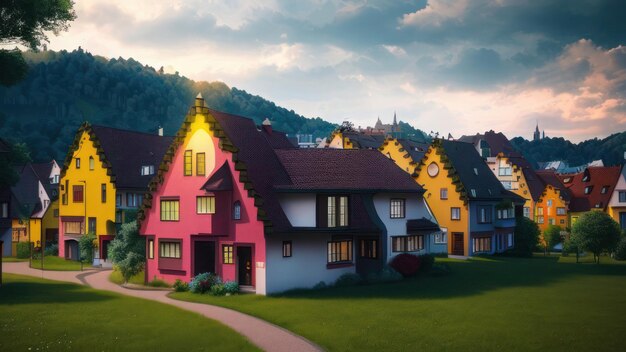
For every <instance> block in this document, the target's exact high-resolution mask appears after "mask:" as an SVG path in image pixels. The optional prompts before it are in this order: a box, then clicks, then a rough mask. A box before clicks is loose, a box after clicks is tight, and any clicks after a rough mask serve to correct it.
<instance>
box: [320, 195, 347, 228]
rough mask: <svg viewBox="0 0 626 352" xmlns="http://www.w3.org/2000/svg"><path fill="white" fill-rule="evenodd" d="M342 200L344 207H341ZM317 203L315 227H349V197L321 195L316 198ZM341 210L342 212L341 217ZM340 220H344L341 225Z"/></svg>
mask: <svg viewBox="0 0 626 352" xmlns="http://www.w3.org/2000/svg"><path fill="white" fill-rule="evenodd" d="M344 199H345V207H342V206H341V205H342V200H344ZM331 200H332V201H331ZM317 202H318V204H317V212H318V214H317V224H316V225H317V227H319V228H346V227H349V226H350V197H349V196H348V195H345V194H336V195H322V196H318V198H317ZM342 209H343V210H344V211H343V216H342ZM342 220H345V223H343V224H342V222H343V221H342Z"/></svg>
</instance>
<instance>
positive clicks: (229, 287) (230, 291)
mask: <svg viewBox="0 0 626 352" xmlns="http://www.w3.org/2000/svg"><path fill="white" fill-rule="evenodd" d="M224 290H225V291H226V294H227V295H234V294H235V293H238V292H239V283H238V282H237V281H226V282H224Z"/></svg>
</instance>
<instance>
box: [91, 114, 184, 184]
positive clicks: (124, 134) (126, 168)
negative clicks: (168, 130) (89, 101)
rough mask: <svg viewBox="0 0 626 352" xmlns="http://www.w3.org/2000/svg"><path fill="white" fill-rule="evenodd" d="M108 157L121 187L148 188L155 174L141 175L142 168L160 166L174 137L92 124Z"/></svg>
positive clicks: (116, 182) (116, 181)
mask: <svg viewBox="0 0 626 352" xmlns="http://www.w3.org/2000/svg"><path fill="white" fill-rule="evenodd" d="M91 129H92V130H93V131H94V132H95V134H96V137H97V139H98V140H99V141H100V145H101V146H102V149H103V150H104V154H105V156H106V159H107V160H108V161H109V163H110V164H111V168H112V172H113V175H115V186H116V187H117V188H118V189H119V188H122V189H123V188H136V189H142V188H147V186H148V183H150V180H151V179H152V177H153V176H154V175H145V176H142V175H141V167H142V166H149V165H153V166H154V169H155V171H156V169H157V168H158V167H159V164H160V163H161V160H162V159H163V155H164V154H165V151H166V150H167V148H168V147H169V145H170V143H172V139H173V137H168V136H159V135H156V134H149V133H143V132H135V131H128V130H122V129H117V128H111V127H104V126H91Z"/></svg>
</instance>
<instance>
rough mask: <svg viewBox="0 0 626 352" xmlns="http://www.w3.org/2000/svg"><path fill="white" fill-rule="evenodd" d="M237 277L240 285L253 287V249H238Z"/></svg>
mask: <svg viewBox="0 0 626 352" xmlns="http://www.w3.org/2000/svg"><path fill="white" fill-rule="evenodd" d="M237 275H238V279H239V280H238V281H239V285H244V286H250V285H252V248H251V247H237Z"/></svg>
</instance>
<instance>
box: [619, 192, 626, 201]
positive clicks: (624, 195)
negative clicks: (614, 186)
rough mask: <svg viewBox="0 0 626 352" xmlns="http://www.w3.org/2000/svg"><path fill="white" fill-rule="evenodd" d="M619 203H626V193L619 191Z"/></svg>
mask: <svg viewBox="0 0 626 352" xmlns="http://www.w3.org/2000/svg"><path fill="white" fill-rule="evenodd" d="M619 202H620V203H626V191H619Z"/></svg>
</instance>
